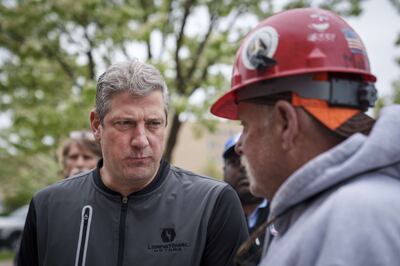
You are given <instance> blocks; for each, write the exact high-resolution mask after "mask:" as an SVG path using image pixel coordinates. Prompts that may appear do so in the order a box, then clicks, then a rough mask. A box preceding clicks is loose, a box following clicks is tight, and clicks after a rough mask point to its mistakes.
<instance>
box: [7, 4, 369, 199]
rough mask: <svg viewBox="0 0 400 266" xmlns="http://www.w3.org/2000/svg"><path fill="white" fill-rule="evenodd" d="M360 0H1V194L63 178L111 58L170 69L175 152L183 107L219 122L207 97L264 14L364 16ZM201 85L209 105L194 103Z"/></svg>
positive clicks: (221, 83) (223, 82)
mask: <svg viewBox="0 0 400 266" xmlns="http://www.w3.org/2000/svg"><path fill="white" fill-rule="evenodd" d="M361 2H362V1H354V0H342V1H341V0H326V1H286V5H285V6H279V7H277V4H278V3H280V4H281V3H282V1H272V0H264V1H261V0H221V1H215V0H214V1H210V0H153V1H148V0H80V1H76V0H1V1H0V17H1V20H0V92H1V94H0V113H1V114H6V117H7V118H9V119H10V120H11V126H10V127H6V128H2V129H1V132H0V182H2V183H3V184H4V185H3V186H2V188H3V189H2V190H3V193H6V194H7V193H9V194H12V193H11V192H13V191H17V190H18V189H8V188H9V187H11V186H17V185H18V183H22V182H23V183H26V182H27V183H26V184H29V185H26V186H25V187H26V188H27V190H28V191H29V192H32V191H34V190H35V189H37V188H39V187H41V186H43V185H44V184H46V183H49V182H50V181H49V180H51V181H54V180H56V178H57V173H56V172H57V171H56V169H57V165H56V163H55V160H54V154H55V149H56V147H57V145H58V144H59V142H60V140H61V139H62V138H66V137H67V136H68V133H69V132H70V131H72V130H81V129H84V128H89V124H88V121H89V118H88V114H89V111H90V110H91V109H92V108H93V106H94V95H95V86H96V78H97V76H98V75H99V74H100V73H101V72H102V71H104V69H105V68H106V67H107V66H108V65H110V64H111V63H115V62H117V61H124V60H127V59H131V58H134V57H137V58H139V59H141V60H145V61H148V62H150V63H152V64H154V65H156V66H157V67H158V68H159V69H160V70H161V72H162V73H163V74H164V76H165V78H166V80H167V84H168V87H169V89H170V91H171V101H172V108H171V109H172V110H171V115H170V117H171V122H170V134H169V138H168V141H167V148H166V152H165V156H166V158H167V159H171V154H172V151H173V148H174V146H175V143H176V140H177V136H178V133H179V130H180V126H181V123H182V122H183V121H182V115H181V114H182V113H186V114H188V113H189V114H191V116H194V117H196V118H197V119H198V121H200V122H201V123H203V125H204V126H205V127H207V128H209V129H212V128H213V127H215V122H210V120H209V119H208V112H207V111H206V110H208V108H209V104H210V103H209V102H208V101H210V100H212V99H215V98H216V96H217V95H220V94H221V93H222V91H221V90H223V89H224V88H227V87H228V81H227V75H226V73H227V72H228V73H229V72H230V66H231V65H232V63H233V59H234V53H235V51H236V49H237V48H238V46H239V40H240V39H241V38H242V37H243V35H244V34H245V33H247V32H248V31H249V29H250V28H251V27H252V26H254V25H255V23H256V22H257V21H259V20H260V19H263V18H266V17H268V16H269V15H270V14H271V13H274V12H276V11H278V9H282V8H283V9H289V8H294V7H304V6H317V5H318V6H321V7H324V8H329V9H334V10H335V11H337V12H339V13H341V14H343V15H358V14H360V12H361ZM227 69H228V71H227ZM199 90H201V91H202V92H203V94H204V95H206V97H205V101H204V103H203V104H202V105H198V104H197V105H196V104H191V103H190V101H189V98H190V96H192V95H193V94H194V93H195V92H197V91H199ZM209 99H210V100H209ZM15 180H19V182H16V181H15ZM29 180H36V181H38V182H33V181H29ZM14 194H15V193H14ZM28 194H29V193H28Z"/></svg>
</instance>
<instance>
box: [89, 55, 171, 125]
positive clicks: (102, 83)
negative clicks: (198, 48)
mask: <svg viewBox="0 0 400 266" xmlns="http://www.w3.org/2000/svg"><path fill="white" fill-rule="evenodd" d="M157 90H159V91H161V92H162V94H163V100H164V110H165V114H166V116H167V115H168V101H169V97H168V88H167V85H166V83H165V80H164V78H163V77H162V75H161V73H160V71H158V70H157V69H156V68H155V67H154V66H153V65H150V64H146V63H142V62H140V61H139V60H137V59H135V60H132V61H128V62H125V63H119V64H114V65H111V66H110V67H109V68H108V69H107V70H106V71H105V72H104V73H103V74H102V75H101V76H100V77H99V79H98V81H97V89H96V113H97V114H98V116H99V118H100V122H101V123H103V122H104V117H105V116H106V114H107V113H108V112H109V111H110V102H111V99H112V97H113V96H114V95H115V94H117V93H120V92H128V93H129V94H131V95H135V96H146V95H149V94H150V93H151V92H153V91H157Z"/></svg>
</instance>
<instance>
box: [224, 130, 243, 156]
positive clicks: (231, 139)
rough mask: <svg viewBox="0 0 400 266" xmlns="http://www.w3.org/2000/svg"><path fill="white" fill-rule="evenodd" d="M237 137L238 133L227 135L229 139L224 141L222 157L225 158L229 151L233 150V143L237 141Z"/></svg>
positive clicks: (238, 136)
mask: <svg viewBox="0 0 400 266" xmlns="http://www.w3.org/2000/svg"><path fill="white" fill-rule="evenodd" d="M239 138H240V133H238V134H236V135H234V136H231V137H229V139H228V140H227V141H226V142H225V145H224V152H223V153H222V157H223V158H224V159H226V158H227V157H228V156H229V155H230V154H231V152H233V151H234V149H235V145H236V143H237V142H238V140H239Z"/></svg>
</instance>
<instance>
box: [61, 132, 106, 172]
mask: <svg viewBox="0 0 400 266" xmlns="http://www.w3.org/2000/svg"><path fill="white" fill-rule="evenodd" d="M101 156H102V155H101V147H100V145H99V143H97V142H96V140H95V138H94V136H93V134H92V132H89V131H72V132H71V133H70V135H69V138H68V139H66V140H64V141H63V143H62V145H61V147H60V150H59V156H58V158H59V161H60V162H61V164H62V168H63V176H64V178H67V177H69V176H72V175H75V174H78V173H81V172H84V171H88V170H90V169H93V168H95V167H96V165H97V162H98V160H99V159H100V158H101Z"/></svg>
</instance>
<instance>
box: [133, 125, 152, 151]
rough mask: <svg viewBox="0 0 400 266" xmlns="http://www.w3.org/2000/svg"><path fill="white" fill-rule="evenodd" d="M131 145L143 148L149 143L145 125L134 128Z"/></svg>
mask: <svg viewBox="0 0 400 266" xmlns="http://www.w3.org/2000/svg"><path fill="white" fill-rule="evenodd" d="M131 145H132V146H134V147H136V148H139V149H143V148H144V147H146V146H148V145H149V140H148V139H147V134H146V129H145V127H144V126H137V127H136V128H135V129H134V133H133V135H132V140H131Z"/></svg>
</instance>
